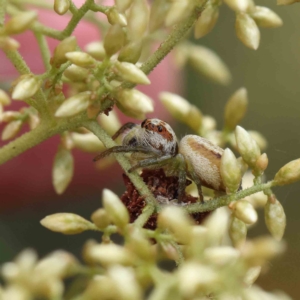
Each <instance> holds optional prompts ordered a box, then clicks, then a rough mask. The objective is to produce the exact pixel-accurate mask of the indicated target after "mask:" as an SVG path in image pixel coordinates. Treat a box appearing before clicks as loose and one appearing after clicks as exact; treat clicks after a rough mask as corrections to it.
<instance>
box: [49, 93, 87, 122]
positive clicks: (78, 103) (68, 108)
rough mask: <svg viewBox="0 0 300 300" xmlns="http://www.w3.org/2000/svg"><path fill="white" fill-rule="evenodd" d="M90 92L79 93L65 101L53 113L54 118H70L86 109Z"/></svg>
mask: <svg viewBox="0 0 300 300" xmlns="http://www.w3.org/2000/svg"><path fill="white" fill-rule="evenodd" d="M90 96H91V92H90V91H85V92H81V93H79V94H77V95H75V96H72V97H70V98H68V99H67V100H65V101H64V102H63V103H62V104H61V106H60V107H59V108H58V109H57V111H56V112H55V117H70V116H73V115H76V114H78V113H80V112H82V111H84V110H86V109H87V108H88V106H89V105H90Z"/></svg>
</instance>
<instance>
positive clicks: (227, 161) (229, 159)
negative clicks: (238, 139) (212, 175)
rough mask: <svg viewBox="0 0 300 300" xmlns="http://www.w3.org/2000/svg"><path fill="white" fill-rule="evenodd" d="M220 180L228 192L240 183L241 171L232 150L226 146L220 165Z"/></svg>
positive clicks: (232, 190) (234, 190)
mask: <svg viewBox="0 0 300 300" xmlns="http://www.w3.org/2000/svg"><path fill="white" fill-rule="evenodd" d="M220 173H221V176H222V180H223V182H224V184H225V186H226V188H227V189H228V190H229V192H230V193H234V192H236V191H237V190H238V188H239V187H240V185H241V180H242V173H241V169H240V166H239V163H238V162H237V159H236V158H235V156H234V154H233V152H232V151H231V150H230V149H229V148H226V149H225V151H224V153H223V155H222V158H221V165H220Z"/></svg>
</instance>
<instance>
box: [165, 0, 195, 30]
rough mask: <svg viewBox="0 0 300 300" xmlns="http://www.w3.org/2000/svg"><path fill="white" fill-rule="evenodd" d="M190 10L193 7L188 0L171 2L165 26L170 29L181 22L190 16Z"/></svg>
mask: <svg viewBox="0 0 300 300" xmlns="http://www.w3.org/2000/svg"><path fill="white" fill-rule="evenodd" d="M192 9H193V5H192V3H191V1H189V0H181V1H172V3H171V7H170V8H169V11H168V13H167V15H166V19H165V24H166V26H167V27H170V26H173V25H175V24H178V23H179V22H181V21H183V20H184V19H186V18H187V17H188V16H189V15H190V13H191V11H192Z"/></svg>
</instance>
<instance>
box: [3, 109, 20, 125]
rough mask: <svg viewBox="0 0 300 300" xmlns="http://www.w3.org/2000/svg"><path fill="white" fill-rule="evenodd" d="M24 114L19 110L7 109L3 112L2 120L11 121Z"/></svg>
mask: <svg viewBox="0 0 300 300" xmlns="http://www.w3.org/2000/svg"><path fill="white" fill-rule="evenodd" d="M21 116H22V114H21V113H19V112H18V111H5V112H3V113H2V121H3V122H6V123H9V122H11V121H15V120H17V119H19V118H20V117H21Z"/></svg>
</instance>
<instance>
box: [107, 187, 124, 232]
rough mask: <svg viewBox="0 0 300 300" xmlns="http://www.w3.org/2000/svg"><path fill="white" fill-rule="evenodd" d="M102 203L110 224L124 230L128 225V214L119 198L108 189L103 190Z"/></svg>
mask: <svg viewBox="0 0 300 300" xmlns="http://www.w3.org/2000/svg"><path fill="white" fill-rule="evenodd" d="M102 201H103V207H104V209H105V210H106V211H107V213H108V215H109V218H110V219H111V220H112V222H113V223H114V224H115V225H117V226H118V227H119V228H124V227H125V226H126V225H127V224H128V223H129V213H128V210H127V208H126V206H125V205H124V204H123V203H122V201H121V200H120V198H119V197H118V196H117V195H116V194H115V193H113V192H112V191H110V190H109V189H104V190H103V195H102Z"/></svg>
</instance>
